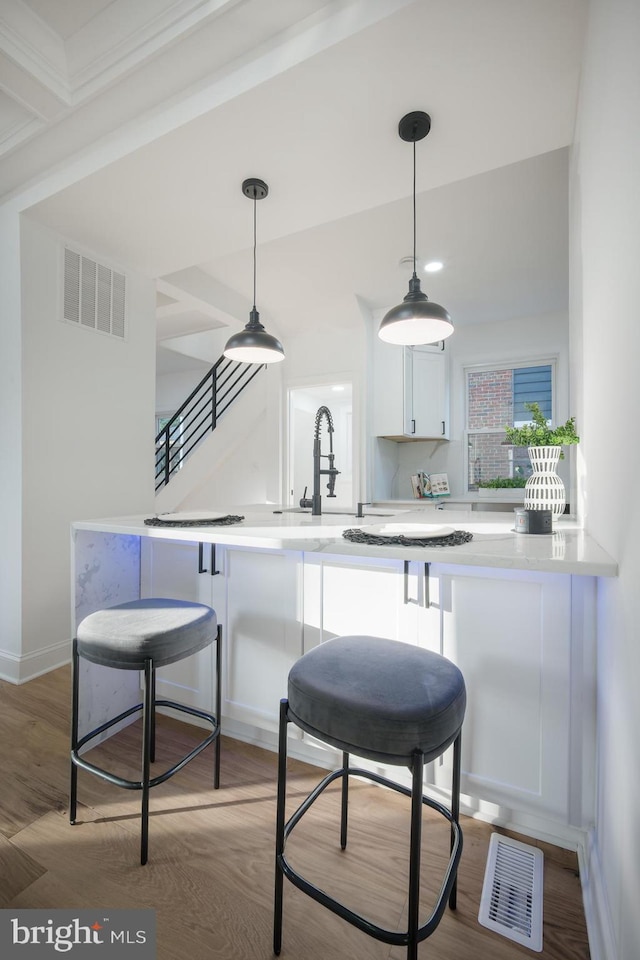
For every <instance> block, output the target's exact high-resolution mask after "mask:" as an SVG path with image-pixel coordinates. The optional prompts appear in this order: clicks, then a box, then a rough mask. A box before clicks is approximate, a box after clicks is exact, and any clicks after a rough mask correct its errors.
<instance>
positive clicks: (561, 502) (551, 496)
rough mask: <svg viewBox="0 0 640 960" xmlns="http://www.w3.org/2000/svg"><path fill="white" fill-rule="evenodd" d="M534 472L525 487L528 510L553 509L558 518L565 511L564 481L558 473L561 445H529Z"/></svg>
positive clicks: (525, 502)
mask: <svg viewBox="0 0 640 960" xmlns="http://www.w3.org/2000/svg"><path fill="white" fill-rule="evenodd" d="M528 450H529V459H530V460H531V466H532V467H533V473H532V474H531V476H530V477H529V479H528V480H527V485H526V487H525V488H524V506H525V509H526V510H551V512H552V516H553V519H554V520H556V519H557V518H558V517H561V516H562V514H563V513H564V506H565V503H566V500H565V493H564V483H563V482H562V480H561V479H560V477H559V476H558V474H557V473H556V468H557V466H558V461H559V459H560V454H561V452H562V448H561V447H529V448H528Z"/></svg>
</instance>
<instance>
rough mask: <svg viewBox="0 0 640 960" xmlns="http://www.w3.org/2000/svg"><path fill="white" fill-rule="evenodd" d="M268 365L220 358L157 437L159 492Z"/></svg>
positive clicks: (156, 482) (156, 477)
mask: <svg viewBox="0 0 640 960" xmlns="http://www.w3.org/2000/svg"><path fill="white" fill-rule="evenodd" d="M263 366H264V364H255V363H239V362H238V361H237V360H228V359H227V357H220V359H219V360H217V361H216V362H215V363H214V365H213V366H212V367H211V369H210V370H209V372H208V373H206V374H205V376H204V377H203V378H202V380H201V381H200V383H199V384H198V386H197V387H196V388H195V390H193V392H192V393H191V394H190V395H189V396H188V397H187V399H186V400H185V402H184V403H183V404H182V406H181V407H180V409H179V410H177V411H176V412H175V413H174V415H173V416H172V417H171V419H170V420H169V422H168V423H167V424H166V425H165V426H164V427H163V429H162V430H161V431H160V433H159V434H158V436H157V437H156V470H155V484H156V493H157V492H158V490H161V489H162V488H163V487H164V486H166V485H167V484H168V483H169V480H170V479H171V477H172V475H173V474H174V473H175V472H176V471H177V470H179V469H180V467H181V466H182V465H183V463H184V462H185V460H186V459H187V457H188V456H189V455H190V454H191V453H192V452H193V451H194V450H195V448H196V447H197V446H198V444H199V443H200V442H201V441H202V440H204V438H205V437H206V436H208V435H209V434H210V433H211V432H212V431H213V430H215V428H216V424H217V422H218V419H219V418H220V417H221V416H222V414H223V413H224V412H225V410H227V408H228V407H229V406H230V405H231V404H232V403H233V401H234V400H235V399H236V397H237V396H239V394H240V393H242V391H243V390H244V389H245V387H246V386H247V385H248V384H249V383H251V381H252V380H253V378H254V377H255V376H256V374H257V373H258V372H259V371H260V370H262V368H263Z"/></svg>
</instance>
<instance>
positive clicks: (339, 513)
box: [282, 507, 395, 519]
mask: <svg viewBox="0 0 640 960" xmlns="http://www.w3.org/2000/svg"><path fill="white" fill-rule="evenodd" d="M282 512H283V513H303V514H306V515H307V516H309V517H310V516H312V514H311V508H310V507H285V509H284V510H283V511H282ZM320 516H323V517H354V518H356V517H357V518H358V519H362V518H361V517H358V514H357V513H356V511H355V510H323V511H322V513H321V514H320ZM393 516H395V514H393V513H378V512H377V511H375V512H373V513H369V511H367V512H366V513H363V514H362V517H393Z"/></svg>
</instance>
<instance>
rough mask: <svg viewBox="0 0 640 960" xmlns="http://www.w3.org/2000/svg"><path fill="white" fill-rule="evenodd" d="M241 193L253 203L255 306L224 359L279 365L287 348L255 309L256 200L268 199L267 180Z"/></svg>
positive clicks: (253, 183) (248, 183) (229, 343)
mask: <svg viewBox="0 0 640 960" xmlns="http://www.w3.org/2000/svg"><path fill="white" fill-rule="evenodd" d="M242 192H243V194H244V195H245V197H249V199H250V200H253V307H252V309H251V312H250V314H249V322H248V323H247V325H246V326H245V328H244V330H240V332H239V333H234V335H233V336H232V337H230V338H229V340H227V343H226V346H225V348H224V351H223V352H224V355H225V357H228V358H229V359H230V360H239V361H240V362H241V363H278V362H279V361H280V360H284V348H283V346H282V344H281V343H280V341H279V340H278V339H277V338H276V337H273V336H272V335H271V334H270V333H267V331H266V330H265V328H264V326H263V325H262V324H261V323H260V314H259V313H258V311H257V310H256V201H257V200H263V199H264V198H265V197H266V196H267V194H268V193H269V187H268V186H267V184H266V183H265V182H264V180H258V179H256V178H255V177H252V178H250V179H249V180H245V181H244V182H243V184H242Z"/></svg>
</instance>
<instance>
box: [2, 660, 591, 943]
mask: <svg viewBox="0 0 640 960" xmlns="http://www.w3.org/2000/svg"><path fill="white" fill-rule="evenodd" d="M69 697H70V695H69V673H68V670H66V669H62V670H57V671H55V672H53V673H51V674H48V675H46V676H44V677H40V678H38V679H36V680H33V681H31V682H30V683H28V684H24V685H23V686H19V687H16V686H13V685H11V684H7V683H2V682H0V764H1V768H2V786H1V788H0V789H1V793H0V908H7V907H25V908H43V907H49V908H51V909H55V908H83V907H87V908H93V907H101V908H121V907H130V908H132V907H140V908H142V907H152V908H155V910H156V915H157V938H158V950H157V956H158V958H159V960H173V958H175V960H178V958H179V960H184V958H185V957H186V958H189V960H268V958H270V957H271V956H272V949H271V938H272V928H271V923H272V890H273V846H274V821H275V778H276V757H275V755H274V754H272V753H269V752H266V751H262V750H260V749H257V748H255V747H251V746H248V745H246V744H242V743H239V742H237V741H233V740H229V739H224V741H223V747H222V775H221V783H222V785H221V788H220V790H219V791H214V790H213V789H212V788H211V781H212V760H211V753H210V751H209V750H207V751H205V752H204V753H203V754H201V755H200V756H199V757H197V758H196V759H195V760H194V761H193V762H192V763H191V764H189V766H187V767H186V768H185V769H184V770H183V771H181V772H180V773H179V774H177V775H176V776H175V777H174V778H173V779H172V780H170V781H168V782H167V783H165V784H162V785H160V786H158V787H156V788H154V789H153V790H152V792H151V822H150V860H149V863H148V865H147V866H146V867H141V866H140V865H139V861H138V855H139V804H140V795H139V793H138V792H137V791H135V792H134V791H125V790H121V789H118V788H117V787H114V786H112V785H111V784H108V783H106V782H104V781H101V780H98V779H97V778H96V777H93V776H91V775H89V774H87V773H85V772H84V771H80V776H79V800H80V807H79V823H78V824H77V825H76V826H74V827H71V826H70V825H69V822H68V814H67V788H68V776H69V764H68V726H69ZM138 726H139V725H138V724H136V725H134V726H133V727H130V728H128V729H127V730H125V731H123V732H122V733H120V734H118V735H117V737H114V738H112V739H111V740H110V741H109V742H108V743H107V744H105V745H103V746H101V747H100V748H98V749H96V751H95V752H94V756H95V757H96V761H97V762H108V763H110V764H113V765H114V767H116V768H117V769H118V770H119V771H121V772H122V773H123V774H124V775H125V776H126V775H131V774H132V775H134V776H137V775H138V774H137V760H138V756H139V745H138V740H137V736H138V733H139V730H138ZM196 736H197V734H196ZM190 739H193V730H192V729H191V730H190V728H189V727H188V726H186V725H184V724H180V723H177V722H175V721H171V720H166V719H165V718H160V725H159V734H158V752H157V760H158V764H163V765H164V763H165V761H166V762H167V764H168V763H169V762H170V761H171V759H172V757H174V756H175V757H177V756H178V755H179V754H180V753H182V752H185V751H184V750H183V745H184V744H185V743H186V742H188V741H189V740H190ZM318 779H319V774H318V771H317V770H315V769H314V768H313V767H310V766H307V765H306V764H302V763H299V762H297V761H291V762H290V774H289V800H290V805H291V809H293V808H294V806H295V805H296V803H297V802H299V801H300V799H301V798H302V797H303V796H305V795H306V794H307V792H308V790H309V788H310V787H311V786H313V785H314V784H315V783H316V782H317V780H318ZM350 800H351V802H350V820H349V845H348V848H347V851H346V852H344V853H343V852H341V851H340V849H339V844H338V831H339V805H338V790H337V789H335V790H331V789H330V790H328V791H326V793H325V794H324V795H323V797H322V798H321V799H320V800H319V801H318V802H317V803H316V804H315V805H314V807H313V808H312V810H311V811H310V812H309V813H308V814H307V816H306V817H305V818H304V820H303V821H302V822H301V823H300V824H299V826H298V827H297V828H296V830H295V832H294V834H293V835H292V836H291V838H290V841H289V844H288V846H287V851H288V855H289V857H290V859H291V861H292V862H293V863H295V864H296V865H299V866H300V867H301V868H303V869H304V871H305V872H306V875H307V876H309V878H310V879H315V880H316V881H317V882H319V883H320V884H321V885H323V886H324V887H325V888H326V889H327V890H328V891H329V892H331V893H332V894H334V895H335V896H337V897H339V898H341V899H343V900H345V902H348V903H349V904H350V905H351V906H352V907H353V908H354V909H356V910H362V911H363V912H367V913H368V914H369V915H371V916H372V917H374V918H375V919H376V921H377V922H380V923H382V924H383V925H388V926H389V927H391V928H398V929H400V927H402V926H403V925H404V922H405V921H404V911H405V910H406V861H407V839H408V807H407V802H406V800H405V799H404V798H402V797H400V796H398V795H396V794H394V793H392V792H391V791H386V790H382V789H380V788H377V787H374V786H372V785H369V784H364V783H357V782H356V783H354V786H353V788H352V791H351V795H350ZM462 827H463V832H464V851H463V855H462V862H461V866H460V871H459V887H458V889H459V894H458V909H457V910H456V911H455V912H454V913H453V912H450V911H448V910H447V911H446V912H445V915H444V918H443V920H442V922H441V923H440V925H439V927H438V929H437V930H436V931H435V933H434V934H433V935H432V936H431V937H430V938H429V939H427V940H426V941H425V942H424V943H423V944H421V946H420V956H421V957H424V958H427V957H428V958H430V960H477V958H480V960H483V958H491V960H517V958H525V957H528V958H532V957H533V956H535V954H533V953H532V951H531V950H528V949H527V948H525V947H521V946H519V945H518V944H515V943H513V942H512V941H510V940H507V939H506V938H504V937H502V936H500V935H498V934H495V933H493V932H492V931H489V930H487V929H485V928H484V927H481V926H480V925H479V924H478V920H477V917H478V907H479V900H480V893H481V888H482V880H483V876H484V867H485V861H486V854H487V849H488V845H489V837H490V834H491V832H492V830H493V829H494V828H492V827H491V826H489V825H487V824H484V823H480V822H479V821H475V820H471V819H466V818H465V819H464V820H463V823H462ZM424 833H425V844H424V847H425V853H424V864H423V881H422V883H423V887H424V890H423V893H424V897H423V900H424V910H425V915H426V912H427V910H428V908H429V898H430V897H433V896H435V893H436V891H437V887H438V884H439V880H440V877H441V865H442V863H443V862H445V861H446V859H447V856H448V854H447V849H448V847H447V845H448V831H447V828H446V825H445V824H443V823H442V824H441V823H440V821H439V819H438V818H437V817H435V816H434V817H433V818H432V819H427V821H426V822H425V830H424ZM521 839H523V840H524V841H525V842H529V843H530V842H532V841H530V840H528V839H527V838H521ZM541 846H543V847H544V853H545V871H544V875H545V900H544V951H543V953H542V954H539V956H541V957H542V958H543V960H588V957H589V949H588V944H587V936H586V929H585V923H584V915H583V909H582V899H581V891H580V882H579V879H578V876H577V863H576V858H575V855H574V854H571V853H569V852H567V851H565V850H560V849H558V848H555V847H550V846H548V845H541ZM405 953H406V951H405V950H404V949H403V948H399V947H389V946H388V945H385V944H382V943H379V942H377V941H375V940H372V939H371V938H370V937H367V936H365V934H363V933H361V932H360V931H358V930H356V929H355V928H353V927H351V926H350V925H349V924H347V923H345V922H344V921H342V920H340V919H339V918H337V917H335V916H333V914H331V913H330V912H329V911H328V910H326V909H324V908H323V907H321V906H320V905H319V904H317V903H315V902H313V901H312V900H310V899H309V898H308V897H305V896H304V895H303V894H302V893H300V892H299V891H298V890H297V889H295V888H294V887H293V886H292V884H290V883H288V882H287V881H285V907H284V935H283V949H282V954H281V956H282V958H283V960H287V958H290V960H333V958H335V960H338V958H341V957H344V958H349V960H365V958H366V960H387V958H389V960H399V958H403V957H404V956H405Z"/></svg>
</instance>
